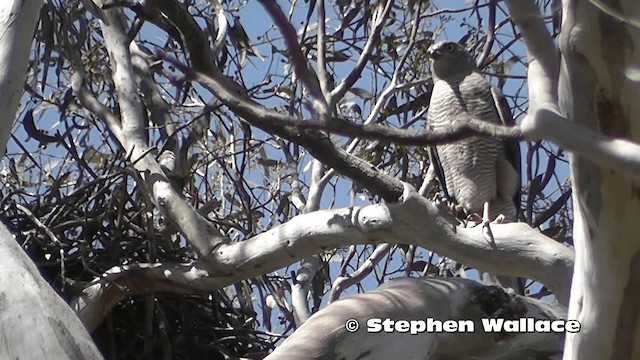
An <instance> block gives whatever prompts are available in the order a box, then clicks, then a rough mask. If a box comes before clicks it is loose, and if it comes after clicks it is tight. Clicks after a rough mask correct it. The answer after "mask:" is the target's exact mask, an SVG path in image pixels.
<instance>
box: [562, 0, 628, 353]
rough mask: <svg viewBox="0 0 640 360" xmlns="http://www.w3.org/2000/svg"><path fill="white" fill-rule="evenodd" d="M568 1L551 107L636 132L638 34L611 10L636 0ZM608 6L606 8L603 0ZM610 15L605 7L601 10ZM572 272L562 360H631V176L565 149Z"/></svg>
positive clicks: (620, 132)
mask: <svg viewBox="0 0 640 360" xmlns="http://www.w3.org/2000/svg"><path fill="white" fill-rule="evenodd" d="M598 3H600V4H604V6H606V7H608V8H609V7H610V10H613V13H615V14H618V15H615V14H613V15H612V14H607V13H605V11H602V10H601V9H597V8H596V7H595V6H594V5H592V4H591V2H588V1H575V0H567V1H564V4H563V16H564V19H563V25H562V34H561V38H560V48H561V53H562V66H561V75H560V82H559V98H560V106H561V109H562V111H563V113H564V114H565V115H566V117H567V118H568V119H570V120H572V121H575V122H578V123H582V125H585V126H587V127H589V128H591V129H593V130H596V131H600V132H602V133H603V134H605V135H608V136H610V137H612V138H623V139H638V138H639V134H640V128H639V127H638V125H639V124H638V120H639V119H640V102H639V101H638V94H640V82H637V81H633V80H632V79H630V78H629V77H627V74H629V73H630V70H633V69H638V68H639V67H640V60H639V59H640V48H639V47H638V44H640V31H639V30H638V29H637V28H632V27H631V26H629V25H627V24H626V23H625V22H624V21H621V20H620V19H618V18H616V17H620V15H622V14H624V15H626V16H628V17H629V18H637V17H638V14H640V12H639V7H638V5H637V2H636V1H635V0H622V1H618V2H616V5H613V4H612V2H605V1H599V2H598ZM609 4H611V5H609ZM609 12H610V11H609ZM571 175H572V180H573V208H574V226H573V236H574V243H575V249H576V264H575V274H574V277H573V286H572V290H571V304H570V307H569V318H570V319H577V320H579V321H580V322H581V324H582V329H581V331H580V332H579V333H575V334H567V340H566V348H565V359H638V358H640V331H639V330H640V329H639V327H638V322H639V320H640V316H639V315H640V239H639V237H638V230H637V227H638V220H639V219H640V180H639V179H637V178H632V177H630V176H628V175H624V174H621V173H619V172H616V171H613V170H609V169H606V168H603V167H599V166H596V165H594V164H593V163H591V162H589V161H587V160H585V159H584V158H581V157H580V156H577V155H573V156H572V157H571Z"/></svg>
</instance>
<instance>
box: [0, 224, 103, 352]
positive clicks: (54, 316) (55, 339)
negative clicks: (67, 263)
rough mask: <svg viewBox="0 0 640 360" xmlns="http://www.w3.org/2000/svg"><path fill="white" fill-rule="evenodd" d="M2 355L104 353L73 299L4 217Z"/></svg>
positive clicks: (0, 245)
mask: <svg viewBox="0 0 640 360" xmlns="http://www.w3.org/2000/svg"><path fill="white" fill-rule="evenodd" d="M0 339H2V341H1V343H2V345H1V346H0V358H1V359H18V358H19V359H61V360H63V359H73V360H75V359H102V355H101V354H100V352H99V351H98V349H97V348H96V347H95V345H94V344H93V340H92V339H91V336H90V335H89V333H87V330H86V329H85V327H84V326H83V324H82V323H81V322H80V320H79V319H78V317H77V316H76V314H74V312H73V311H72V310H71V308H70V307H69V306H68V305H67V303H65V302H64V300H62V298H60V296H58V294H57V293H56V292H55V291H54V290H53V289H52V288H51V286H49V284H48V283H47V282H46V281H45V280H44V279H43V278H42V276H40V273H39V272H38V269H37V268H36V266H35V264H34V263H33V262H32V261H31V259H29V257H28V256H27V254H25V252H24V251H23V250H22V249H21V248H20V246H19V245H18V243H17V242H16V240H15V239H14V237H13V236H12V235H11V234H10V233H9V231H8V230H7V228H6V227H5V226H4V225H3V224H2V223H0Z"/></svg>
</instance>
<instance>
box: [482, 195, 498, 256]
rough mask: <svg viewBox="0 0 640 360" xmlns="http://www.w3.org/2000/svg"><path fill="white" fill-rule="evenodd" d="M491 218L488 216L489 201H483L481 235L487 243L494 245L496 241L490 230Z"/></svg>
mask: <svg viewBox="0 0 640 360" xmlns="http://www.w3.org/2000/svg"><path fill="white" fill-rule="evenodd" d="M490 223H491V218H490V217H489V202H488V201H487V202H485V203H484V209H483V212H482V236H483V237H484V239H485V240H487V242H488V243H489V245H491V246H493V247H494V248H495V247H496V242H495V240H494V238H493V232H492V231H491V226H490V225H489V224H490Z"/></svg>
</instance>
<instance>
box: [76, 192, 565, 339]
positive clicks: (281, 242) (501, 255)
mask: <svg viewBox="0 0 640 360" xmlns="http://www.w3.org/2000/svg"><path fill="white" fill-rule="evenodd" d="M328 225H329V226H328ZM491 229H492V231H493V235H494V241H495V246H494V245H493V244H489V243H488V242H487V241H486V240H485V239H484V237H483V235H482V227H475V228H464V227H462V226H459V225H458V223H457V221H456V220H455V219H454V218H453V217H452V216H450V215H446V214H442V213H441V212H440V211H439V210H438V209H437V207H436V206H435V205H434V204H433V203H432V202H430V201H428V200H427V199H425V198H423V197H421V196H418V195H417V194H416V193H415V192H406V193H405V201H404V202H403V203H399V204H390V205H383V204H378V205H371V206H366V207H362V208H358V207H356V208H346V209H338V210H322V211H316V212H313V213H309V214H304V215H299V216H297V217H295V218H293V219H291V220H289V221H288V222H287V223H285V224H282V225H280V226H278V227H275V228H272V229H270V230H268V231H266V232H264V233H262V234H259V235H256V236H254V237H252V238H251V239H248V240H246V241H242V242H237V243H228V244H223V245H221V246H219V247H218V248H217V249H216V250H215V251H214V252H212V253H211V254H209V255H208V259H207V260H208V261H207V263H216V264H222V266H221V268H224V269H227V270H226V271H224V272H221V271H216V270H215V269H211V268H210V267H207V266H206V265H205V264H204V263H194V264H192V265H161V264H160V265H158V264H154V265H137V266H127V267H118V268H116V269H114V270H113V271H111V272H109V273H108V274H107V275H105V277H103V278H99V279H96V280H94V281H93V282H92V283H91V284H89V285H88V286H87V287H86V288H85V289H84V290H83V294H82V296H81V297H80V298H79V299H77V300H76V301H75V302H74V309H76V311H78V313H79V316H80V317H81V318H82V319H83V321H84V322H85V324H86V325H87V326H88V327H89V328H92V326H97V325H98V324H99V323H100V322H101V320H102V317H103V316H104V315H105V314H106V313H107V312H108V310H109V309H110V308H111V307H113V306H114V305H115V304H116V303H117V302H118V301H120V300H121V299H123V298H124V296H126V295H129V294H143V293H145V292H149V291H170V292H189V291H192V292H194V291H196V290H197V291H202V290H206V291H212V290H216V289H220V288H222V287H224V286H227V285H229V284H232V283H235V282H237V281H240V280H243V279H247V278H250V277H253V276H257V275H260V274H264V273H267V272H270V271H274V270H277V269H280V268H282V267H284V266H287V265H289V264H291V263H292V262H294V261H296V260H298V259H303V258H305V257H308V256H310V255H313V254H317V253H320V252H322V251H325V250H326V249H331V248H341V247H346V246H349V245H352V244H367V243H373V244H380V243H385V242H388V243H392V244H409V245H416V246H422V247H425V248H428V249H430V250H433V251H436V252H438V253H439V254H441V255H443V256H447V257H449V258H451V259H454V260H456V261H459V262H461V263H464V264H465V265H468V266H472V267H475V268H478V269H480V270H482V271H487V272H491V273H494V274H498V275H510V276H518V277H526V278H530V279H534V280H536V281H539V282H541V283H543V284H545V285H546V286H547V287H548V288H549V289H551V290H552V291H553V292H554V294H555V295H556V296H557V298H558V299H559V300H560V301H561V302H562V303H566V301H567V300H568V294H569V287H570V284H571V273H572V269H573V252H572V251H571V250H570V249H569V248H567V247H565V246H564V245H562V244H560V243H558V242H556V241H554V240H552V239H550V238H548V237H546V236H544V235H542V234H540V233H539V232H538V231H536V230H534V229H531V228H530V227H529V226H527V225H526V224H524V223H510V224H492V226H491ZM425 234H428V236H425ZM129 270H131V273H130V274H129ZM116 285H121V286H124V287H125V288H126V289H127V293H126V294H125V293H123V292H122V291H121V290H120V288H121V287H119V286H116Z"/></svg>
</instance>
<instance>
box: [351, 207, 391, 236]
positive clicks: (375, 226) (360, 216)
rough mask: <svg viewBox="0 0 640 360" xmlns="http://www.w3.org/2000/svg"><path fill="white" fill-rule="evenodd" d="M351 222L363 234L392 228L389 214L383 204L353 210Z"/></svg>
mask: <svg viewBox="0 0 640 360" xmlns="http://www.w3.org/2000/svg"><path fill="white" fill-rule="evenodd" d="M351 221H352V222H353V224H354V225H355V226H356V227H358V229H360V230H361V231H364V232H370V231H376V230H386V229H390V228H391V227H392V226H393V220H392V219H391V213H390V212H389V209H388V208H387V206H386V205H383V204H376V205H370V206H365V207H363V208H360V209H357V210H355V211H354V213H353V216H352V218H351Z"/></svg>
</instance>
